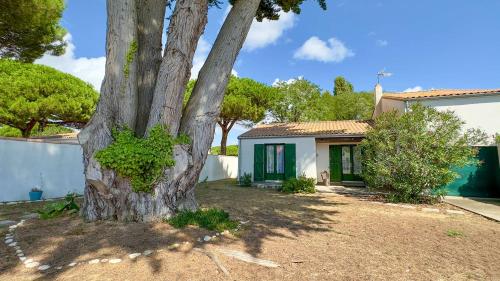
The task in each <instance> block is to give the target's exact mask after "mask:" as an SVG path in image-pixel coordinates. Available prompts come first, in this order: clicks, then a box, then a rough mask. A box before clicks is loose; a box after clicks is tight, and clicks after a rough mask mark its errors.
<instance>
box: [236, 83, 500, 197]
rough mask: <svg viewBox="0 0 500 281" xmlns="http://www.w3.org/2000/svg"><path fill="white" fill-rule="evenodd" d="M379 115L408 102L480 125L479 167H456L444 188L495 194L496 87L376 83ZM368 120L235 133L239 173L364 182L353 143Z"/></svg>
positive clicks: (499, 125) (499, 184) (499, 185)
mask: <svg viewBox="0 0 500 281" xmlns="http://www.w3.org/2000/svg"><path fill="white" fill-rule="evenodd" d="M374 98H375V110H374V113H373V118H376V117H377V116H378V115H379V114H381V113H383V112H386V111H390V110H397V111H400V112H407V111H408V110H410V107H411V105H412V104H413V103H416V102H419V103H421V104H423V105H425V106H429V107H433V108H435V109H437V110H440V111H446V110H448V111H453V112H454V113H455V114H456V115H457V116H458V117H460V118H461V119H462V120H463V121H464V122H465V125H464V127H465V129H469V128H475V129H481V130H483V131H484V132H486V133H487V134H488V136H489V140H488V144H487V145H483V146H481V147H478V148H479V154H478V158H479V160H480V162H481V164H480V165H471V166H466V167H462V168H457V172H458V173H459V174H460V176H461V177H460V178H458V179H457V180H456V181H454V182H452V183H451V184H450V185H448V186H447V187H446V188H447V189H448V192H449V194H450V195H462V196H476V197H500V168H499V162H500V161H499V158H500V156H499V152H498V148H497V145H496V143H495V141H494V135H495V134H498V133H500V89H494V90H432V91H421V92H410V93H383V91H382V87H381V86H380V85H379V84H377V85H376V87H375V95H374ZM372 124H373V121H360V120H344V121H322V122H302V123H275V124H264V125H258V126H257V127H255V128H253V129H251V130H249V131H247V132H245V133H244V134H242V135H240V136H239V138H238V139H239V158H238V159H239V160H238V161H239V163H238V164H239V170H238V175H239V176H242V175H243V174H245V173H246V174H252V179H253V181H255V182H263V181H281V180H286V179H289V178H293V177H297V176H299V175H305V176H306V177H309V178H315V179H316V180H317V182H318V183H322V182H323V180H324V178H325V175H328V178H329V179H330V181H331V182H332V183H340V184H355V185H359V184H363V181H362V178H361V177H360V175H361V172H362V166H361V159H360V158H361V157H360V156H361V152H360V149H359V147H358V144H359V143H360V142H361V140H363V138H364V137H365V134H366V132H367V131H368V130H369V129H370V128H371V126H372Z"/></svg>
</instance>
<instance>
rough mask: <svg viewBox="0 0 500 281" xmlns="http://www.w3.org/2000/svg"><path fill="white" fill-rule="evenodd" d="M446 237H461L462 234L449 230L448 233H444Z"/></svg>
mask: <svg viewBox="0 0 500 281" xmlns="http://www.w3.org/2000/svg"><path fill="white" fill-rule="evenodd" d="M446 235H448V236H449V237H463V236H464V233H463V232H461V231H458V230H453V229H449V230H448V231H446Z"/></svg>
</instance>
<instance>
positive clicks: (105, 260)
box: [101, 259, 109, 263]
mask: <svg viewBox="0 0 500 281" xmlns="http://www.w3.org/2000/svg"><path fill="white" fill-rule="evenodd" d="M108 261H109V260H108V259H102V260H101V262H104V263H106V262H108Z"/></svg>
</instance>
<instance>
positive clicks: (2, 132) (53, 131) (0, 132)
mask: <svg viewBox="0 0 500 281" xmlns="http://www.w3.org/2000/svg"><path fill="white" fill-rule="evenodd" d="M71 132H73V131H72V130H71V129H69V128H66V127H63V126H60V125H56V124H48V125H47V126H45V129H44V130H43V132H39V131H38V124H36V125H35V127H33V129H32V130H31V135H30V137H49V136H55V135H59V134H67V133H71ZM0 136H2V137H8V138H20V137H22V135H21V131H20V130H19V129H16V128H13V127H9V126H7V125H3V126H2V127H0Z"/></svg>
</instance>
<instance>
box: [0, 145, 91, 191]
mask: <svg viewBox="0 0 500 281" xmlns="http://www.w3.org/2000/svg"><path fill="white" fill-rule="evenodd" d="M40 174H41V175H42V178H43V187H42V188H43V197H45V198H54V197H62V196H65V195H66V194H67V193H68V192H77V193H80V194H81V193H82V192H83V187H84V176H83V162H82V149H81V147H80V146H79V145H72V144H54V143H37V142H25V141H16V140H0V201H15V200H27V199H29V196H28V192H29V191H30V190H31V188H33V187H35V186H40Z"/></svg>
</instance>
